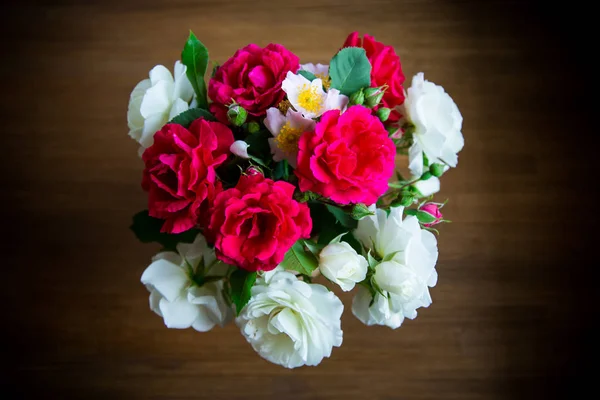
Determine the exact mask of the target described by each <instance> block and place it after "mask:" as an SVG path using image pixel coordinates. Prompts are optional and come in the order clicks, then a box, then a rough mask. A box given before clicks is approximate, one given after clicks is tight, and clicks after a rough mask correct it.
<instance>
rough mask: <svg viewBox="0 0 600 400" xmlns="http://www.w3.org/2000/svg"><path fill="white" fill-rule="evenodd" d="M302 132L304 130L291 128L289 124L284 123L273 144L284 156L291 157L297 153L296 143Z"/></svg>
mask: <svg viewBox="0 0 600 400" xmlns="http://www.w3.org/2000/svg"><path fill="white" fill-rule="evenodd" d="M302 132H304V129H302V128H292V127H291V126H290V123H289V122H286V123H285V125H284V126H283V127H282V128H281V130H280V131H279V135H277V137H276V138H275V143H277V147H279V148H280V149H281V151H283V152H284V153H285V154H287V155H293V154H295V153H296V152H297V151H298V141H299V140H300V136H301V135H302Z"/></svg>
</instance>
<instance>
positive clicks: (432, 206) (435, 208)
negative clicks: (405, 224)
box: [419, 203, 444, 228]
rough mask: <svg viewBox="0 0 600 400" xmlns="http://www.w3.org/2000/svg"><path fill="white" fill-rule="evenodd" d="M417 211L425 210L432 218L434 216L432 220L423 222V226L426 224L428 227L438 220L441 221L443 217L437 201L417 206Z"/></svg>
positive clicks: (437, 222) (435, 223)
mask: <svg viewBox="0 0 600 400" xmlns="http://www.w3.org/2000/svg"><path fill="white" fill-rule="evenodd" d="M419 211H423V212H426V213H427V214H429V215H431V216H432V217H433V218H435V220H434V221H433V222H430V223H427V224H423V226H426V227H428V228H429V227H432V226H434V225H437V224H439V223H440V222H442V219H443V218H444V216H443V215H442V212H441V211H440V207H439V205H438V204H437V203H426V204H424V205H423V206H422V207H420V208H419Z"/></svg>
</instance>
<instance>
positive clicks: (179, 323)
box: [141, 235, 233, 332]
mask: <svg viewBox="0 0 600 400" xmlns="http://www.w3.org/2000/svg"><path fill="white" fill-rule="evenodd" d="M227 267H228V266H227V265H225V264H222V263H220V262H218V261H217V260H216V258H215V255H214V251H212V250H211V249H210V248H209V247H208V245H207V244H206V240H205V239H204V237H203V236H202V235H198V236H197V237H196V239H195V240H194V242H193V243H180V244H179V245H177V252H163V253H159V254H157V255H156V256H155V257H154V259H153V262H152V264H150V266H149V267H148V268H146V270H145V271H144V273H143V274H142V279H141V281H142V283H143V284H144V285H146V288H147V289H148V291H149V292H150V308H151V309H152V310H153V311H154V312H155V313H156V314H158V315H159V316H161V317H163V319H164V322H165V325H166V326H167V327H168V328H177V329H185V328H189V327H192V328H194V329H196V330H197V331H200V332H205V331H208V330H210V329H212V328H213V327H214V326H215V325H216V324H219V325H221V326H223V325H225V323H227V322H228V321H230V320H231V319H232V316H233V313H232V311H231V309H230V307H229V306H228V305H227V303H226V302H225V299H224V298H223V294H222V290H223V280H217V281H212V282H207V283H204V284H203V285H202V286H198V285H197V284H196V283H195V282H194V281H193V280H192V278H191V276H193V275H196V274H198V273H202V274H203V275H204V276H205V277H215V276H216V277H219V276H224V275H225V273H226V271H227Z"/></svg>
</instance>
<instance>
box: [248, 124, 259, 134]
mask: <svg viewBox="0 0 600 400" xmlns="http://www.w3.org/2000/svg"><path fill="white" fill-rule="evenodd" d="M259 130H260V125H259V124H258V122H255V121H252V122H249V123H248V132H249V133H250V134H252V133H256V132H258V131H259Z"/></svg>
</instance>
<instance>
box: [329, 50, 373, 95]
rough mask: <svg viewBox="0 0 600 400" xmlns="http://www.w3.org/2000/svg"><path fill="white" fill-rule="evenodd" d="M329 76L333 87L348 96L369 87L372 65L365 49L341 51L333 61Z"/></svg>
mask: <svg viewBox="0 0 600 400" xmlns="http://www.w3.org/2000/svg"><path fill="white" fill-rule="evenodd" d="M329 76H330V77H331V87H333V88H335V89H338V90H339V91H340V92H341V93H342V94H345V95H346V96H350V95H351V94H352V93H354V92H356V91H358V90H360V89H362V88H363V87H368V86H369V85H370V84H371V63H370V62H369V59H368V58H367V54H366V52H365V49H362V48H360V47H346V48H344V49H342V50H340V51H339V52H338V53H337V54H336V55H335V56H334V57H333V59H332V60H331V65H330V67H329Z"/></svg>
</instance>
